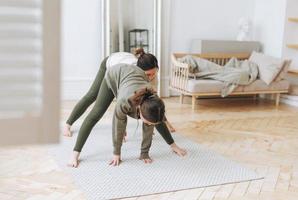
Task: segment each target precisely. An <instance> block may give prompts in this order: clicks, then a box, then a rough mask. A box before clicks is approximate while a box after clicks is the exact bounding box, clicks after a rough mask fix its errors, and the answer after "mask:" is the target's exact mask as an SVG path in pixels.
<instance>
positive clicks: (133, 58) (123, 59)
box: [63, 49, 176, 141]
mask: <svg viewBox="0 0 298 200" xmlns="http://www.w3.org/2000/svg"><path fill="white" fill-rule="evenodd" d="M141 54H142V55H143V54H145V52H144V50H143V49H137V50H136V52H135V54H131V53H128V52H117V53H113V54H111V55H110V56H109V57H107V58H106V59H104V60H103V61H102V63H101V66H100V69H99V72H98V73H97V75H96V78H95V80H94V82H93V84H92V86H91V88H90V89H89V91H88V92H87V94H85V96H84V97H83V98H82V99H81V100H80V101H79V102H78V103H77V104H76V106H75V107H74V109H73V111H72V112H71V114H70V116H69V118H68V120H67V121H66V125H65V127H64V131H63V135H64V136H67V137H71V136H72V131H71V126H72V124H73V123H74V122H75V121H76V120H77V119H78V118H79V117H81V116H82V115H83V113H84V112H85V111H86V110H87V108H88V107H89V106H90V105H91V104H92V103H93V102H95V100H96V97H97V94H98V91H99V89H100V85H101V82H102V80H103V78H104V75H105V71H106V69H109V68H110V67H112V66H114V65H117V64H120V63H123V64H124V63H125V64H129V65H137V61H138V59H137V58H138V57H139V56H140V55H141ZM104 65H105V66H104ZM104 68H106V69H104ZM145 73H146V75H147V76H148V78H149V80H150V81H151V80H153V79H154V77H155V73H156V72H155V71H154V70H152V71H151V70H148V71H146V72H145ZM165 123H166V125H167V127H168V128H169V130H170V131H171V132H175V131H176V130H175V128H174V127H173V126H172V125H171V124H170V122H168V121H165ZM124 141H125V138H124Z"/></svg>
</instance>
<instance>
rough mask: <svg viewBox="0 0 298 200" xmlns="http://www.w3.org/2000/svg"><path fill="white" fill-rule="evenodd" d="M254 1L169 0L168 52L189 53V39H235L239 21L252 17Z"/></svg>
mask: <svg viewBox="0 0 298 200" xmlns="http://www.w3.org/2000/svg"><path fill="white" fill-rule="evenodd" d="M254 2H255V0H224V1H222V0H208V1H206V0H183V1H182V0H172V1H171V3H172V8H171V16H172V17H171V31H170V33H171V51H172V52H188V51H189V50H190V46H191V41H192V39H218V40H220V39H223V40H234V39H236V37H237V33H238V20H239V19H240V18H241V17H252V15H253V10H254Z"/></svg>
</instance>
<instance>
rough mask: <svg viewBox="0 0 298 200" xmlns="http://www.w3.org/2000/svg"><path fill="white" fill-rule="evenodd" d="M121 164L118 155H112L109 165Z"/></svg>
mask: <svg viewBox="0 0 298 200" xmlns="http://www.w3.org/2000/svg"><path fill="white" fill-rule="evenodd" d="M120 163H121V158H120V155H114V157H113V160H111V162H110V165H112V166H119V165H120Z"/></svg>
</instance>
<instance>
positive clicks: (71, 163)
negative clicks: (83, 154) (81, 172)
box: [67, 151, 80, 168]
mask: <svg viewBox="0 0 298 200" xmlns="http://www.w3.org/2000/svg"><path fill="white" fill-rule="evenodd" d="M79 156H80V152H77V151H73V154H72V157H71V159H70V160H69V162H68V164H67V166H68V167H75V168H77V167H78V166H79Z"/></svg>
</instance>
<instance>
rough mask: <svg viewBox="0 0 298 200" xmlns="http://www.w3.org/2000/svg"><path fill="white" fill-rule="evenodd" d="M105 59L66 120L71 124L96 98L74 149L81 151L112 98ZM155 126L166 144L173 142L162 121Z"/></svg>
mask: <svg viewBox="0 0 298 200" xmlns="http://www.w3.org/2000/svg"><path fill="white" fill-rule="evenodd" d="M106 61H107V58H106V59H104V60H103V62H102V64H101V66H100V69H99V72H98V73H97V75H96V78H95V80H94V82H93V84H92V86H91V88H90V89H89V91H88V92H87V94H86V95H85V96H84V97H83V98H82V99H81V100H80V101H79V102H78V103H77V105H76V106H75V107H74V109H73V111H72V113H71V115H70V117H69V118H68V120H67V124H69V125H72V124H73V123H74V122H75V121H76V120H77V119H78V118H79V117H80V116H81V115H82V114H83V113H84V112H85V111H86V109H87V108H88V107H89V106H90V105H91V104H92V103H93V102H94V101H95V100H96V102H95V104H94V106H93V108H92V110H91V111H90V113H89V114H88V115H87V117H86V119H85V120H84V122H83V124H82V126H81V128H80V130H79V134H78V136H77V141H76V144H75V147H74V149H73V150H74V151H78V152H81V150H82V148H83V146H84V144H85V142H86V140H87V138H88V136H89V135H90V132H91V130H92V128H93V127H94V126H95V124H96V123H97V122H98V121H99V120H100V119H101V117H102V116H103V115H104V113H105V112H106V110H107V109H108V107H109V106H110V104H111V103H112V101H113V99H114V94H113V92H112V90H111V89H110V88H109V87H108V85H107V83H106V80H105V79H104V75H105V72H106ZM155 128H156V129H157V130H158V132H159V133H160V134H161V136H162V137H163V138H164V139H165V141H166V142H167V144H169V145H170V144H172V143H174V140H173V138H172V135H171V133H170V131H169V129H168V127H167V126H166V124H165V123H164V122H162V123H161V124H158V125H156V126H155Z"/></svg>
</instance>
